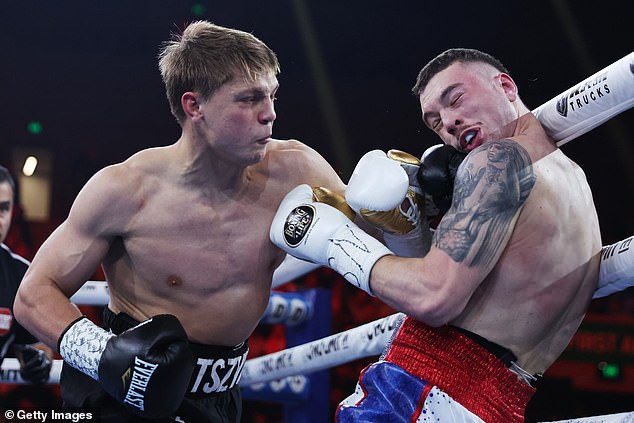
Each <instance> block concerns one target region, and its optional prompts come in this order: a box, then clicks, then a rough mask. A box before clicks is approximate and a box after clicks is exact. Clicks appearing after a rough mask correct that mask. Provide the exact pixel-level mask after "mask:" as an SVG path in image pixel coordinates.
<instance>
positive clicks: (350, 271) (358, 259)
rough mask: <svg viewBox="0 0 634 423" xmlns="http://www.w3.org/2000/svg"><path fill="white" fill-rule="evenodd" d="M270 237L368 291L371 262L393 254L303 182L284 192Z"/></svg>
mask: <svg viewBox="0 0 634 423" xmlns="http://www.w3.org/2000/svg"><path fill="white" fill-rule="evenodd" d="M269 237H270V239H271V242H273V244H275V245H276V246H278V247H279V248H281V249H282V250H284V251H286V252H287V253H289V254H291V255H293V256H295V257H297V258H300V259H302V260H308V261H311V262H313V263H316V264H320V265H322V266H328V267H330V268H332V269H334V270H335V271H337V272H338V273H339V274H341V275H342V276H343V277H344V278H345V279H346V280H347V281H348V282H350V283H351V284H353V285H354V286H356V287H358V288H360V289H363V290H364V291H366V292H367V293H368V294H370V295H373V294H372V291H371V289H370V272H371V270H372V267H373V266H374V263H376V261H377V260H378V259H379V258H381V257H383V256H385V255H387V254H392V252H391V251H390V250H389V249H388V248H387V247H386V246H384V245H383V244H382V243H380V242H379V241H378V240H376V239H375V238H373V237H371V236H370V235H368V234H367V233H366V232H364V231H363V230H361V229H360V228H359V227H358V226H357V225H355V224H354V223H353V222H352V220H351V219H350V218H348V217H347V216H346V215H345V214H344V213H342V212H341V211H340V210H338V209H336V208H334V207H332V206H330V205H329V204H325V203H320V202H315V201H314V196H313V189H312V188H311V187H310V186H308V185H306V184H303V185H299V186H297V187H296V188H295V189H293V190H292V191H291V192H289V193H288V194H286V196H285V197H284V199H283V200H282V202H281V204H280V206H279V207H278V209H277V212H276V214H275V217H274V218H273V223H272V224H271V229H270V231H269Z"/></svg>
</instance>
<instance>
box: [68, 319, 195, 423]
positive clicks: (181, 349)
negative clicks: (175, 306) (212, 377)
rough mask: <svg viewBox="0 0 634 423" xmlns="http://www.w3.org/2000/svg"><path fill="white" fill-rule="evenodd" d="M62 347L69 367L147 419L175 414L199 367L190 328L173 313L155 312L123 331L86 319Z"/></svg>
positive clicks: (76, 324) (74, 327) (73, 326)
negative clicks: (107, 328)
mask: <svg viewBox="0 0 634 423" xmlns="http://www.w3.org/2000/svg"><path fill="white" fill-rule="evenodd" d="M58 350H59V353H60V355H61V356H62V358H63V359H64V361H66V362H67V363H68V364H69V365H71V366H73V367H74V368H76V369H77V370H79V371H81V372H83V373H85V374H87V375H88V376H90V377H92V378H93V379H95V380H97V381H98V382H99V383H100V384H101V386H102V387H103V389H104V390H105V391H106V392H108V393H109V394H110V395H112V396H113V397H114V398H115V399H116V400H117V401H119V402H120V403H121V404H123V405H124V406H126V407H127V408H128V409H129V410H131V411H132V412H134V413H135V414H138V415H140V416H143V417H145V418H162V417H168V416H170V415H171V414H173V413H174V412H175V411H176V410H177V409H178V407H179V406H180V405H181V403H182V401H183V397H184V396H185V392H186V391H187V387H188V385H189V381H190V378H191V376H192V373H193V371H194V356H193V354H192V351H191V349H190V347H189V343H188V341H187V334H186V333H185V329H184V328H183V326H182V325H181V324H180V322H179V321H178V319H177V318H176V317H175V316H172V315H169V314H162V315H158V316H154V317H152V318H151V319H148V320H146V321H144V322H141V323H139V324H138V325H137V326H134V327H132V328H130V329H128V330H127V331H125V332H123V333H122V334H120V335H114V334H112V333H111V332H107V331H105V330H104V329H102V328H100V327H99V326H97V325H95V324H94V323H92V322H91V321H90V320H88V319H87V318H85V317H83V318H80V319H78V320H76V321H75V322H73V323H71V324H70V325H69V327H68V328H66V330H65V331H64V332H63V333H62V335H61V336H60V339H59V343H58Z"/></svg>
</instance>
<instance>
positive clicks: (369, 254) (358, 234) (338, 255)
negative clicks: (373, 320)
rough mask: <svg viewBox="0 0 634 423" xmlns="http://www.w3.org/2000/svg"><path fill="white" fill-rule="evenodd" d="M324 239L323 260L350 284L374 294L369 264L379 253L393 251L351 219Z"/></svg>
mask: <svg viewBox="0 0 634 423" xmlns="http://www.w3.org/2000/svg"><path fill="white" fill-rule="evenodd" d="M328 242H329V245H328V263H326V264H327V265H328V266H329V267H331V268H333V269H334V270H336V271H337V272H338V273H339V274H341V275H342V276H343V277H344V278H345V279H346V280H347V281H348V282H350V283H351V284H352V285H354V286H356V287H357V288H360V289H362V290H364V291H365V292H367V293H368V294H370V295H372V296H374V294H373V293H372V290H371V289H370V272H371V271H372V267H374V263H376V262H377V260H378V259H380V258H381V257H383V256H386V255H389V254H394V253H392V251H390V250H389V249H388V248H387V247H386V246H385V245H383V244H381V242H379V241H378V240H377V239H375V238H373V237H372V236H370V235H368V234H367V233H366V232H364V231H363V230H361V229H360V228H359V227H358V226H357V225H355V224H353V223H347V224H345V225H343V226H342V227H341V228H339V229H338V230H337V231H336V232H335V233H334V234H333V236H332V238H330V239H329V240H328Z"/></svg>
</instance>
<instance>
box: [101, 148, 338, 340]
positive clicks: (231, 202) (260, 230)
mask: <svg viewBox="0 0 634 423" xmlns="http://www.w3.org/2000/svg"><path fill="white" fill-rule="evenodd" d="M169 148H170V147H168V148H166V149H165V150H150V151H146V152H144V153H142V154H141V155H138V156H136V157H133V158H132V159H130V160H129V161H127V162H125V163H124V164H122V165H120V166H122V167H124V168H125V169H124V171H125V172H126V173H127V178H128V180H129V181H131V183H132V184H133V187H132V188H133V189H131V190H130V195H131V201H132V202H133V204H135V207H134V211H133V213H132V215H131V216H129V217H128V218H127V219H126V221H127V223H126V225H125V228H123V229H122V231H121V235H119V236H117V237H115V238H114V239H113V240H112V242H111V244H110V248H109V250H108V253H107V256H106V259H105V260H104V262H103V268H104V271H105V274H106V277H107V279H108V282H109V286H110V297H111V298H110V308H111V309H112V310H113V311H116V312H119V311H123V312H126V313H128V314H130V315H131V316H133V317H134V318H136V319H138V320H144V319H147V318H149V317H150V316H152V315H155V314H159V313H170V314H174V315H176V316H177V317H178V318H179V320H180V321H181V323H182V324H183V326H184V327H185V329H186V331H187V333H188V336H189V338H190V339H191V340H192V341H195V342H200V343H206V344H216V345H236V344H238V343H240V342H241V341H243V340H244V339H246V338H248V336H249V335H250V334H251V332H252V331H253V329H254V328H255V326H256V325H257V323H258V321H259V319H260V318H261V316H262V314H263V312H264V310H265V308H266V306H267V303H268V298H269V293H270V287H271V277H272V274H273V271H274V269H275V268H276V267H277V265H279V263H280V262H281V261H282V259H283V257H284V254H283V252H282V251H281V250H279V249H277V248H276V247H275V246H274V245H273V244H272V243H271V242H270V241H269V227H270V224H271V221H272V219H273V215H274V213H275V211H276V209H277V206H278V204H279V202H280V201H281V199H282V198H283V196H284V195H285V194H286V193H287V192H288V191H290V190H291V189H292V188H294V187H295V186H296V185H298V184H299V183H303V182H309V181H308V180H306V178H308V179H311V173H310V169H306V170H307V172H304V173H303V174H302V173H301V172H294V171H293V170H294V169H290V168H288V166H286V165H282V158H281V156H282V155H283V154H286V155H288V154H294V156H295V157H294V158H292V159H291V162H292V160H296V161H298V164H299V163H301V157H303V156H302V155H299V154H297V153H288V152H285V153H280V152H279V151H278V152H277V153H273V154H271V153H269V155H268V156H267V158H266V159H265V160H264V161H263V162H261V163H258V164H257V165H254V166H252V167H251V168H250V169H248V173H247V179H248V182H247V183H246V184H244V186H243V187H241V189H240V190H238V191H236V192H233V191H230V192H227V193H223V192H215V195H214V196H213V198H210V197H209V196H205V195H204V194H202V193H201V191H200V190H199V189H192V188H189V187H188V186H187V185H184V184H182V183H180V182H179V178H178V177H179V175H178V173H176V172H174V173H173V172H172V170H171V166H170V164H169V162H168V160H169V157H170V153H169ZM276 148H277V147H276ZM283 160H288V157H287V158H286V159H283ZM307 166H308V164H307ZM157 169H159V170H157ZM313 176H314V175H313ZM330 176H331V175H327V176H324V177H322V178H321V180H319V177H316V178H313V180H312V181H310V182H313V183H315V184H319V183H321V184H324V183H325V184H328V183H330V185H332V180H330V181H329V180H328V179H327V177H330ZM210 185H211V184H210ZM333 188H337V189H339V190H341V189H342V186H335V187H333Z"/></svg>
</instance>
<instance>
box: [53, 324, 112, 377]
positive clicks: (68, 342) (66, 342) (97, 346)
mask: <svg viewBox="0 0 634 423" xmlns="http://www.w3.org/2000/svg"><path fill="white" fill-rule="evenodd" d="M113 336H115V335H114V334H113V333H110V332H108V331H106V330H104V329H102V328H100V327H99V326H97V325H95V324H94V323H93V322H91V321H90V320H88V318H86V317H84V318H82V319H80V320H78V321H76V322H75V323H73V324H71V325H70V326H69V327H68V328H67V329H66V330H65V332H64V333H63V334H62V336H61V338H60V341H59V346H58V350H59V355H61V356H62V358H63V359H64V361H65V362H66V363H68V364H69V365H71V366H72V367H74V368H76V369H77V370H79V371H80V372H82V373H84V374H86V375H88V376H90V377H91V378H93V379H95V380H99V376H98V369H99V361H100V360H101V356H102V354H103V351H104V349H105V348H106V343H107V342H108V340H110V338H112V337H113Z"/></svg>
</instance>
